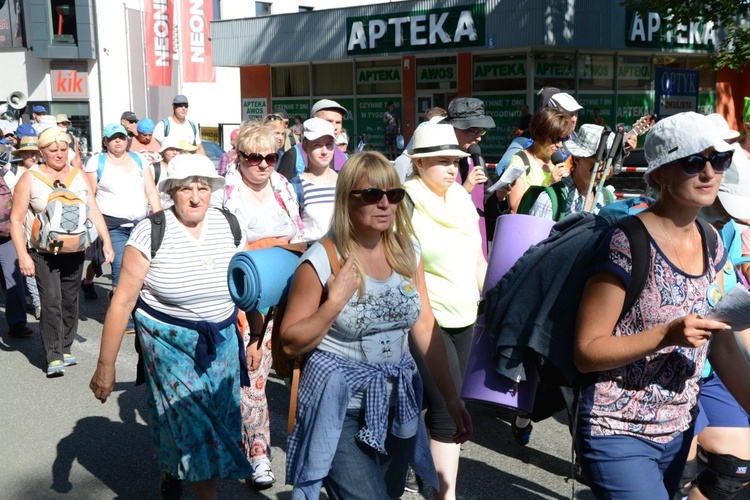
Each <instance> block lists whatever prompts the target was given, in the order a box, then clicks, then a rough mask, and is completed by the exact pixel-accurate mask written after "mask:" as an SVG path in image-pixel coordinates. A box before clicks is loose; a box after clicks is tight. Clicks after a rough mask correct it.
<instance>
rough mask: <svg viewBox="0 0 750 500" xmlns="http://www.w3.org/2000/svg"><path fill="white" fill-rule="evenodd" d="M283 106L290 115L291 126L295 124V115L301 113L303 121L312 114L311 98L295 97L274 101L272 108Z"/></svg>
mask: <svg viewBox="0 0 750 500" xmlns="http://www.w3.org/2000/svg"><path fill="white" fill-rule="evenodd" d="M276 108H281V109H283V110H284V111H286V113H287V114H288V115H289V126H290V127H291V126H292V125H294V117H295V116H297V115H299V116H300V118H301V119H302V121H303V122H304V121H305V120H307V117H308V116H310V108H311V105H310V99H293V100H283V101H273V105H272V106H271V109H272V110H274V109H276Z"/></svg>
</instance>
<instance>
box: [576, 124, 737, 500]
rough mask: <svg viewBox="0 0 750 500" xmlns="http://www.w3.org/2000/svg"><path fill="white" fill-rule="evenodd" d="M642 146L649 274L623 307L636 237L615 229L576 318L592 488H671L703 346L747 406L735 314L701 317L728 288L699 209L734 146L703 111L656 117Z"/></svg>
mask: <svg viewBox="0 0 750 500" xmlns="http://www.w3.org/2000/svg"><path fill="white" fill-rule="evenodd" d="M644 149H645V153H646V159H647V160H648V170H647V171H646V173H645V175H644V177H645V180H646V182H647V183H648V184H649V185H650V186H651V187H653V188H654V189H656V190H657V192H658V193H657V197H656V202H655V203H654V204H653V205H652V206H651V207H650V208H648V209H647V210H645V211H643V212H641V213H639V214H638V215H637V216H636V217H638V218H639V219H640V221H641V222H642V223H643V224H644V226H645V227H646V230H647V231H648V233H649V235H650V238H649V248H650V264H649V268H648V269H649V270H650V271H649V276H648V278H647V280H646V284H645V286H644V288H643V291H642V292H641V294H640V296H639V298H638V299H637V300H636V301H635V303H634V305H633V306H632V307H631V308H630V309H629V310H627V311H624V312H623V311H622V307H623V303H624V301H625V291H626V288H627V286H628V284H629V282H630V280H631V276H630V270H631V267H632V257H631V244H630V242H629V240H628V238H627V236H626V235H625V234H624V233H623V232H622V230H620V229H617V228H614V229H612V230H611V231H610V232H609V233H608V234H607V235H606V236H605V237H604V240H603V242H602V245H601V247H600V251H599V252H598V254H597V255H596V256H595V257H594V259H593V261H592V262H591V266H590V269H589V271H588V273H587V274H588V275H589V278H588V281H587V283H586V287H585V289H584V292H583V296H582V297H581V303H580V308H579V313H578V325H577V327H576V343H575V349H574V356H575V362H576V366H577V367H578V369H579V370H580V371H581V372H582V373H587V374H589V376H590V377H591V380H590V382H589V383H588V384H587V385H585V386H584V387H583V389H582V391H581V397H580V403H579V408H578V411H579V420H578V426H577V432H576V451H577V453H578V458H579V460H580V463H581V469H582V472H583V475H584V476H585V478H586V479H587V480H588V483H589V485H590V487H591V489H592V490H593V492H594V495H595V496H596V497H597V498H611V497H614V496H617V497H618V498H628V499H636V498H659V499H664V500H667V499H670V498H672V496H673V495H674V494H675V492H676V491H677V489H678V487H679V486H680V485H679V482H680V476H681V473H682V470H683V466H684V465H685V460H686V457H687V454H688V450H689V447H690V442H691V440H692V437H693V430H694V426H695V417H696V415H697V413H698V408H697V400H698V396H699V394H700V377H701V372H702V370H703V366H704V363H705V360H706V358H707V357H708V358H709V359H710V360H711V363H712V365H713V366H714V368H715V369H716V371H717V373H718V374H719V375H720V376H721V377H722V380H723V381H724V383H725V384H726V386H727V388H728V389H729V390H730V392H732V394H733V395H734V396H735V397H737V398H738V401H739V402H740V403H741V404H742V406H743V407H744V408H746V409H749V408H750V365H748V363H747V361H746V360H745V359H744V357H743V356H742V354H741V353H740V350H739V348H738V347H737V343H736V342H735V339H734V335H732V332H731V326H730V325H729V324H727V323H726V322H723V321H719V320H718V319H710V318H707V317H706V316H708V315H709V313H710V311H711V309H712V308H713V306H714V305H715V304H716V303H717V302H718V300H720V299H721V296H722V294H723V284H724V283H723V281H724V280H723V273H722V269H723V267H724V263H725V262H726V258H727V257H726V250H725V249H724V245H723V244H722V243H721V240H720V239H719V238H718V235H717V234H716V231H715V230H714V229H713V228H711V227H710V226H708V225H707V224H705V223H698V222H697V221H696V218H697V216H698V213H699V212H700V210H701V209H702V208H704V207H708V206H710V205H712V204H713V203H714V199H715V198H716V195H717V193H718V191H719V186H720V183H721V180H722V174H723V173H724V171H725V170H726V169H727V168H729V165H730V164H731V161H732V154H733V150H732V148H731V146H729V144H727V143H726V142H725V141H724V140H722V139H721V138H720V137H719V135H718V134H717V133H716V132H715V130H714V128H713V127H712V125H711V122H710V121H709V120H708V119H707V118H706V117H705V116H702V115H699V114H697V113H679V114H677V115H674V116H670V117H668V118H665V119H664V120H662V121H660V122H659V123H657V124H656V125H655V126H654V128H653V129H652V130H651V131H650V132H649V134H648V136H647V137H646V143H645V148H644ZM709 346H710V352H709Z"/></svg>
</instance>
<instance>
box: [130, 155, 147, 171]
mask: <svg viewBox="0 0 750 500" xmlns="http://www.w3.org/2000/svg"><path fill="white" fill-rule="evenodd" d="M128 153H129V154H130V157H131V158H133V160H135V162H136V164H137V165H138V168H140V169H141V170H143V162H142V161H141V155H139V154H137V153H133V152H132V151H128Z"/></svg>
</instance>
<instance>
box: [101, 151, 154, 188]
mask: <svg viewBox="0 0 750 500" xmlns="http://www.w3.org/2000/svg"><path fill="white" fill-rule="evenodd" d="M127 153H128V154H129V155H130V157H131V158H133V160H135V162H136V163H137V164H138V168H140V169H141V171H143V163H142V162H141V156H140V155H138V154H136V153H133V152H132V151H128V152H127ZM106 166H107V153H106V152H101V153H99V165H98V166H97V169H96V182H101V180H102V174H103V173H104V167H106Z"/></svg>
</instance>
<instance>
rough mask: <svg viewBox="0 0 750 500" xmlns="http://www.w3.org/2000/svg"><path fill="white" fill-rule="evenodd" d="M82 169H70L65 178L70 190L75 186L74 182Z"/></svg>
mask: <svg viewBox="0 0 750 500" xmlns="http://www.w3.org/2000/svg"><path fill="white" fill-rule="evenodd" d="M80 171H81V169H80V168H78V167H70V173H69V174H68V176H67V177H66V178H65V187H66V188H70V186H71V185H72V184H73V181H74V180H76V176H77V175H78V172H80Z"/></svg>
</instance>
